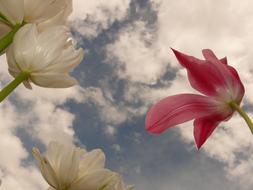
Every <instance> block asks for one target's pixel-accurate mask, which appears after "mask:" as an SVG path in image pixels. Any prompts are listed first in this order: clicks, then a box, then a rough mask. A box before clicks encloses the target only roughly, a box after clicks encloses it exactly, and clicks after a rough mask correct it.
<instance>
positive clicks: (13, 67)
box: [6, 45, 20, 78]
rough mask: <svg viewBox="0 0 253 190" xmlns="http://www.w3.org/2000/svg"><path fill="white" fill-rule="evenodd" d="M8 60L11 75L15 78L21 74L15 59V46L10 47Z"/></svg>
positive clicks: (7, 55) (7, 54)
mask: <svg viewBox="0 0 253 190" xmlns="http://www.w3.org/2000/svg"><path fill="white" fill-rule="evenodd" d="M6 58H7V63H8V70H9V73H10V74H11V75H12V76H13V77H14V78H15V77H16V76H18V74H19V73H20V69H19V67H18V65H17V63H16V60H15V57H14V49H13V45H10V46H9V48H8V49H7V51H6Z"/></svg>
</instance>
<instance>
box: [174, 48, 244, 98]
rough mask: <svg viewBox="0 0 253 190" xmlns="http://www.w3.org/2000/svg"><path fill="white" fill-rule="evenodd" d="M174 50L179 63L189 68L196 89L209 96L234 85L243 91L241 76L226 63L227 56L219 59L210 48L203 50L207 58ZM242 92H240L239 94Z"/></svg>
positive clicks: (191, 81)
mask: <svg viewBox="0 0 253 190" xmlns="http://www.w3.org/2000/svg"><path fill="white" fill-rule="evenodd" d="M172 50H173V52H174V54H175V55H176V57H177V59H178V61H179V63H180V64H181V65H182V66H183V67H185V68H186V69H187V72H188V78H189V81H190V84H191V86H192V87H193V88H195V89H196V90H198V91H200V92H202V93H203V94H206V95H209V96H216V95H218V94H219V93H220V91H219V90H220V89H230V88H231V86H232V87H233V88H238V89H239V91H240V92H243V86H242V84H241V81H240V79H239V76H238V74H237V72H236V71H235V69H233V68H232V67H231V66H228V65H226V64H227V60H226V58H223V59H221V60H219V59H218V58H217V57H216V56H215V55H214V53H213V52H212V51H211V50H209V49H205V50H203V55H204V57H205V59H206V60H200V59H197V58H195V57H192V56H188V55H185V54H183V53H180V52H179V51H176V50H174V49H172ZM242 94H243V93H240V94H239V95H238V96H241V95H242Z"/></svg>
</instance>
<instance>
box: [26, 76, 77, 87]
mask: <svg viewBox="0 0 253 190" xmlns="http://www.w3.org/2000/svg"><path fill="white" fill-rule="evenodd" d="M31 81H32V82H33V83H34V84H36V85H38V86H41V87H46V88H68V87H71V86H74V85H76V84H77V81H76V79H75V78H73V77H71V76H69V75H68V74H65V73H34V74H31Z"/></svg>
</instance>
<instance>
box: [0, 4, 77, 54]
mask: <svg viewBox="0 0 253 190" xmlns="http://www.w3.org/2000/svg"><path fill="white" fill-rule="evenodd" d="M71 12H72V0H8V1H6V0H0V55H1V54H3V53H4V52H5V50H6V48H7V47H8V46H9V45H10V44H11V43H12V40H13V37H14V36H15V33H16V32H17V31H18V30H19V29H20V28H21V27H23V26H24V25H25V24H27V23H33V24H36V25H37V26H38V30H39V31H42V30H44V29H45V28H47V27H50V26H56V25H64V24H66V20H67V17H68V16H69V15H70V13H71Z"/></svg>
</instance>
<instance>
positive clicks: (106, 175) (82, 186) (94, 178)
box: [69, 169, 113, 190]
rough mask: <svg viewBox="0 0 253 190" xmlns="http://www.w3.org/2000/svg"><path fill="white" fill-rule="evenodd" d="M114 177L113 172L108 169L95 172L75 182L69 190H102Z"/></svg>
mask: <svg viewBox="0 0 253 190" xmlns="http://www.w3.org/2000/svg"><path fill="white" fill-rule="evenodd" d="M112 175H113V172H111V171H110V170H107V169H100V170H96V171H93V172H91V173H89V174H87V175H85V176H83V177H82V178H80V179H79V180H77V181H76V182H74V183H73V184H72V185H71V187H70V188H69V190H94V189H96V190H97V189H100V188H101V187H103V186H104V185H105V183H106V182H107V181H108V179H110V178H111V177H112Z"/></svg>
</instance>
